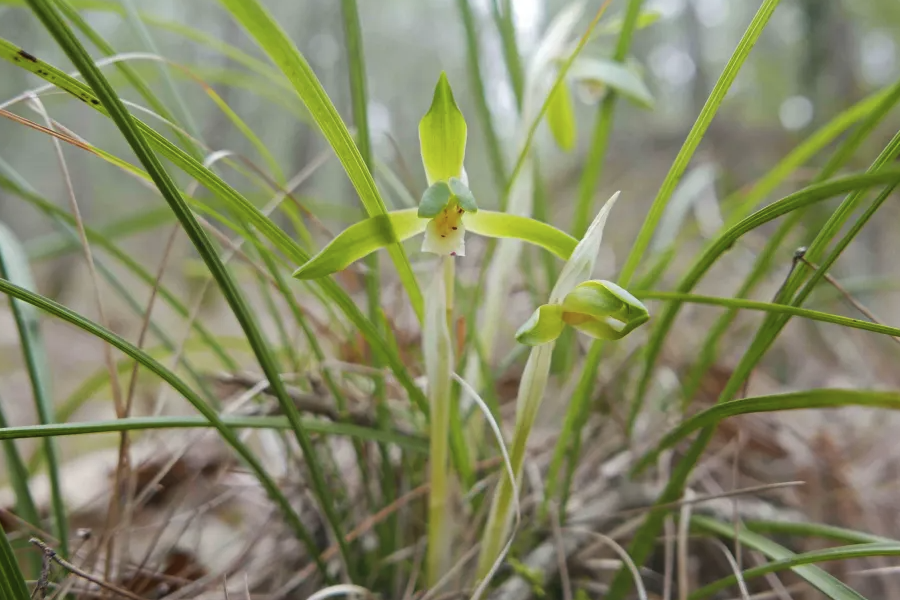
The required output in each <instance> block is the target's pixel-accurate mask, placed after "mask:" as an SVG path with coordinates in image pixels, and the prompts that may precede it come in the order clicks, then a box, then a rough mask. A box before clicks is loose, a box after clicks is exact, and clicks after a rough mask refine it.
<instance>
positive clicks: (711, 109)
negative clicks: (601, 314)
mask: <svg viewBox="0 0 900 600" xmlns="http://www.w3.org/2000/svg"><path fill="white" fill-rule="evenodd" d="M779 1H780V0H765V1H764V2H763V3H762V5H761V6H760V7H759V10H758V11H757V12H756V15H755V16H754V17H753V20H752V21H751V22H750V25H749V26H748V27H747V30H746V31H745V32H744V35H743V36H742V37H741V40H740V42H738V45H737V47H736V48H735V50H734V53H733V54H732V55H731V58H730V59H729V60H728V63H727V64H726V65H725V69H724V70H723V71H722V75H720V76H719V80H718V81H717V82H716V85H715V86H714V87H713V90H712V92H710V94H709V98H707V100H706V103H705V104H704V105H703V109H702V110H701V111H700V115H699V116H698V117H697V120H696V121H695V122H694V126H693V127H692V128H691V131H690V132H689V133H688V136H687V139H686V140H685V141H684V145H683V146H682V147H681V150H680V151H679V152H678V156H676V157H675V162H673V163H672V167H671V168H670V169H669V173H668V174H667V175H666V178H665V180H664V181H663V183H662V186H661V187H660V189H659V192H658V193H657V195H656V198H655V199H654V200H653V204H652V205H651V206H650V212H649V214H648V215H647V218H646V219H645V220H644V223H643V225H642V226H641V230H640V232H638V236H637V239H635V242H634V245H633V246H632V247H631V252H630V253H629V255H628V258H627V259H626V260H625V264H624V265H623V266H622V274H621V276H620V277H619V283H620V285H622V286H623V287H628V285H629V284H630V283H631V279H632V277H634V274H635V271H637V268H638V263H639V262H640V260H641V259H642V258H643V257H644V255H645V253H646V251H647V248H648V247H649V246H650V240H651V239H652V238H653V233H654V232H655V231H656V226H657V224H658V223H659V220H660V219H661V218H662V216H663V213H664V212H665V209H666V204H667V203H668V202H669V198H671V197H672V193H673V192H674V191H675V188H676V187H677V186H678V181H679V180H680V179H681V176H682V175H683V174H684V171H685V169H687V166H688V164H689V163H690V162H691V157H693V155H694V151H695V150H696V149H697V146H699V145H700V141H701V140H702V139H703V135H704V134H705V133H706V130H707V129H708V128H709V125H710V123H712V120H713V117H715V116H716V112H718V110H719V106H721V104H722V101H723V100H724V99H725V95H726V94H727V93H728V90H729V89H730V88H731V84H732V83H733V82H734V79H735V78H736V77H737V74H738V72H739V71H740V70H741V67H742V66H743V64H744V61H746V60H747V56H748V55H749V54H750V51H751V50H752V49H753V46H754V45H756V41H757V40H758V39H759V36H760V34H762V31H763V29H765V27H766V24H767V23H768V22H769V18H770V17H771V16H772V13H773V12H774V11H775V8H776V7H777V6H778V3H779ZM638 562H640V561H638ZM630 579H631V575H630V574H629V573H627V571H626V570H624V569H623V570H620V571H619V575H618V576H617V577H616V580H617V581H630ZM622 586H623V584H622V583H618V584H613V590H612V591H611V592H610V600H618V598H620V597H621V594H622V593H623V590H622V589H621V588H622Z"/></svg>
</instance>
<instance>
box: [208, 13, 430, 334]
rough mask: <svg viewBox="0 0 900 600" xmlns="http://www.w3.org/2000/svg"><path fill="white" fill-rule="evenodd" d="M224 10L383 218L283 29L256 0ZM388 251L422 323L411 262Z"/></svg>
mask: <svg viewBox="0 0 900 600" xmlns="http://www.w3.org/2000/svg"><path fill="white" fill-rule="evenodd" d="M219 1H220V3H221V4H222V6H224V7H225V8H226V9H228V11H229V12H230V13H231V14H232V16H234V18H235V19H236V20H237V21H238V22H239V23H240V24H241V25H242V26H243V27H244V28H245V29H246V30H247V32H248V33H250V35H252V36H253V38H254V39H255V40H256V42H257V44H259V45H260V47H261V48H262V49H263V50H265V51H266V53H267V54H268V55H269V57H270V58H271V59H272V61H273V62H274V63H275V64H276V65H278V67H279V68H280V69H281V70H282V72H284V74H285V75H286V76H287V78H288V79H289V80H290V82H291V83H292V84H293V86H294V89H296V90H297V94H298V95H299V96H300V99H301V100H302V101H303V103H304V104H305V105H306V108H307V110H309V112H310V114H311V115H312V117H313V119H314V120H315V122H316V124H317V125H318V126H319V129H320V130H321V132H322V134H323V135H324V136H325V139H327V140H328V143H329V144H331V147H332V148H333V149H334V152H335V154H336V155H337V157H338V160H340V161H341V164H342V165H343V166H344V170H345V171H346V172H347V176H348V177H349V178H350V182H351V183H352V184H353V187H354V188H356V192H357V193H358V194H359V198H360V200H361V201H362V204H363V206H364V207H365V209H366V212H367V213H368V214H369V216H370V217H375V216H378V215H384V214H387V208H386V207H385V204H384V200H382V198H381V194H380V193H379V192H378V188H377V187H376V186H375V180H374V179H373V177H372V173H371V172H370V171H369V169H368V168H367V167H366V164H365V161H363V158H362V156H361V155H360V153H359V149H358V148H357V147H356V144H355V143H354V142H353V138H352V137H351V136H350V132H349V131H348V130H347V126H346V125H345V124H344V122H343V121H342V120H341V117H340V115H339V114H338V112H337V109H336V108H335V107H334V104H332V102H331V99H330V98H329V97H328V94H327V93H326V92H325V89H324V88H323V87H322V84H321V83H320V82H319V80H318V78H317V77H316V74H315V73H314V72H313V70H312V68H311V67H310V66H309V63H307V62H306V59H305V58H304V57H303V55H302V54H300V52H299V50H297V47H296V46H295V45H294V44H293V42H291V40H290V38H289V37H288V35H287V34H286V33H285V32H284V29H282V28H281V26H279V25H278V23H277V22H276V21H275V19H274V18H273V17H272V15H271V14H269V12H268V11H267V10H266V9H265V8H264V7H263V6H262V4H260V2H259V0H219ZM388 252H389V253H390V255H391V259H392V260H393V262H394V266H395V267H396V268H397V273H398V274H399V276H400V281H401V282H402V284H403V286H404V288H405V289H406V293H407V295H408V296H409V300H410V303H411V304H412V307H413V310H415V312H416V315H417V316H418V317H419V320H420V321H421V318H422V310H423V308H422V293H421V291H420V290H419V286H418V283H417V282H416V278H415V275H414V274H413V272H412V267H411V266H410V264H409V259H408V258H407V256H406V253H405V252H404V251H403V247H402V246H401V245H400V244H399V243H395V244H391V245H390V246H388Z"/></svg>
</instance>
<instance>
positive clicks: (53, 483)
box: [0, 223, 69, 556]
mask: <svg viewBox="0 0 900 600" xmlns="http://www.w3.org/2000/svg"><path fill="white" fill-rule="evenodd" d="M0 275H2V276H3V277H5V278H6V279H8V280H10V281H13V282H15V283H16V284H17V285H20V286H22V287H24V288H25V289H29V290H34V289H35V284H34V279H33V278H32V276H31V268H30V267H29V265H28V259H27V257H26V256H25V250H24V249H23V248H22V246H21V244H20V243H19V241H18V239H17V238H16V236H15V235H14V234H13V232H12V231H11V230H10V229H9V228H8V227H6V226H5V225H4V224H3V223H0ZM10 308H11V309H12V314H13V319H14V320H15V322H16V328H17V330H18V333H19V343H20V344H21V347H22V355H23V357H24V359H25V368H26V370H27V371H28V380H29V382H30V383H31V393H32V396H33V398H34V405H35V408H36V412H37V415H38V420H39V421H40V422H41V423H43V424H47V423H52V422H53V421H54V415H53V413H54V404H53V397H52V395H51V393H50V382H51V381H52V373H51V371H50V366H49V364H48V362H47V353H46V350H45V348H44V338H43V335H42V334H41V324H40V320H39V319H38V314H37V311H36V310H35V309H34V307H32V306H29V305H28V304H25V303H23V302H19V301H17V300H13V301H12V302H11V305H10ZM44 453H45V454H46V456H47V471H48V479H49V480H50V503H51V507H52V510H53V519H54V529H53V532H54V534H55V535H56V539H57V540H59V551H60V554H62V555H63V556H68V553H69V545H68V542H69V520H68V517H67V515H66V505H65V501H64V499H63V495H62V485H61V483H60V475H59V474H60V460H59V449H58V447H57V444H56V441H55V440H46V441H45V442H44Z"/></svg>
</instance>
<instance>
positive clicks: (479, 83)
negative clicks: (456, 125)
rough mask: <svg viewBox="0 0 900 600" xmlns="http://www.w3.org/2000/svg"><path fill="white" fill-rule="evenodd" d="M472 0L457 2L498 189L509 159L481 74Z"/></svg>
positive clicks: (475, 93)
mask: <svg viewBox="0 0 900 600" xmlns="http://www.w3.org/2000/svg"><path fill="white" fill-rule="evenodd" d="M470 2H471V0H457V2H456V5H457V7H458V8H459V14H460V17H461V18H462V22H463V29H464V30H465V32H466V59H467V61H468V68H469V82H470V86H471V89H472V92H473V93H472V95H473V96H474V97H475V108H476V110H477V111H478V118H479V120H480V121H481V123H480V127H479V129H480V130H481V132H482V133H483V134H484V139H485V144H486V145H487V154H488V159H489V160H490V164H491V171H492V172H493V175H494V185H495V187H496V189H498V190H501V189H503V187H504V186H505V180H506V164H505V163H506V161H505V159H504V157H503V150H502V146H501V142H500V138H499V136H498V135H497V129H496V127H495V126H494V116H493V114H492V113H491V108H490V106H489V105H488V93H487V91H486V90H485V87H484V78H483V77H482V74H481V56H482V53H481V50H480V49H479V45H478V30H477V29H476V25H475V17H474V15H473V14H472V6H471V4H470Z"/></svg>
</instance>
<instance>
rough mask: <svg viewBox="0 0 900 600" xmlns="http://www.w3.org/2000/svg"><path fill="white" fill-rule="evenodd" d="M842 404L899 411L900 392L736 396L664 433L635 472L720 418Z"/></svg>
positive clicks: (846, 391) (834, 392) (808, 392)
mask: <svg viewBox="0 0 900 600" xmlns="http://www.w3.org/2000/svg"><path fill="white" fill-rule="evenodd" d="M844 406H866V407H869V408H887V409H891V410H900V392H879V391H872V390H839V389H821V390H805V391H802V392H793V393H789V394H777V395H774V396H757V397H753V398H739V399H737V400H729V401H728V402H722V403H721V404H716V405H715V406H712V407H710V408H708V409H706V410H704V411H701V412H699V413H697V414H696V415H694V416H692V417H690V418H687V419H685V420H684V421H682V422H681V423H679V424H678V426H677V427H675V428H674V429H673V430H672V431H670V432H669V433H667V434H666V435H665V436H663V438H662V439H661V440H660V441H659V443H658V444H657V445H656V446H655V447H654V448H653V450H651V451H650V452H648V453H647V454H645V455H644V456H642V457H641V459H640V460H639V461H638V462H637V464H636V465H635V466H634V471H635V472H639V471H641V470H643V469H645V468H646V467H648V466H649V465H651V464H653V462H654V461H655V460H656V457H657V456H659V453H660V452H662V451H663V450H665V449H666V448H671V447H672V446H674V445H675V444H677V443H678V442H680V441H681V440H683V439H685V438H686V437H687V436H689V435H690V434H692V433H693V432H695V431H697V430H698V429H703V428H705V427H709V426H712V425H716V424H717V423H719V421H722V420H724V419H727V418H729V417H734V416H737V415H746V414H750V413H760V412H778V411H782V410H800V409H808V408H841V407H844Z"/></svg>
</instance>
